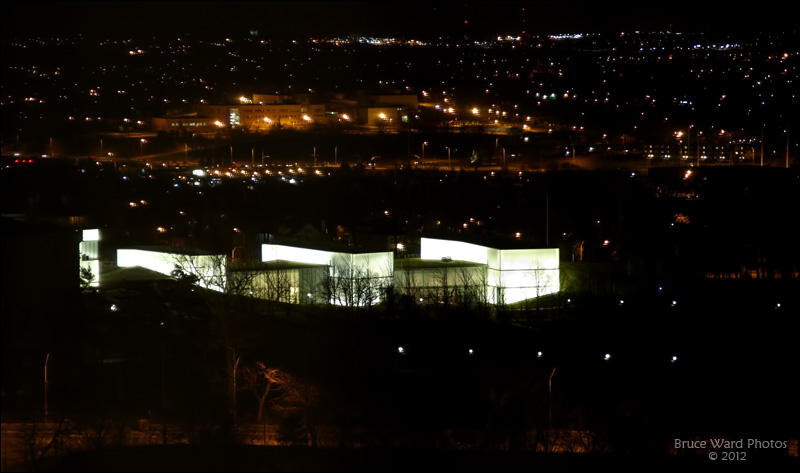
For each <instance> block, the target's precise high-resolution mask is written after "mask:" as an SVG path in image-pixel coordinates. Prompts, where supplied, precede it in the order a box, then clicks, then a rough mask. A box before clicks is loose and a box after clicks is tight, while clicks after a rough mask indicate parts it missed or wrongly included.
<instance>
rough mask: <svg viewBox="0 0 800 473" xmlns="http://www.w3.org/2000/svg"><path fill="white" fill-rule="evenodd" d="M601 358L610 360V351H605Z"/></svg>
mask: <svg viewBox="0 0 800 473" xmlns="http://www.w3.org/2000/svg"><path fill="white" fill-rule="evenodd" d="M603 359H604V360H606V361H608V360H610V359H611V353H606V354H605V355H603Z"/></svg>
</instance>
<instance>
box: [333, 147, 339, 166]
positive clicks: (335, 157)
mask: <svg viewBox="0 0 800 473" xmlns="http://www.w3.org/2000/svg"><path fill="white" fill-rule="evenodd" d="M338 162H339V147H338V146H334V147H333V165H334V166H336V165H337V164H338Z"/></svg>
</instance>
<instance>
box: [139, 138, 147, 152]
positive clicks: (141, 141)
mask: <svg viewBox="0 0 800 473" xmlns="http://www.w3.org/2000/svg"><path fill="white" fill-rule="evenodd" d="M145 143H147V140H146V139H144V138H140V139H139V156H144V144H145Z"/></svg>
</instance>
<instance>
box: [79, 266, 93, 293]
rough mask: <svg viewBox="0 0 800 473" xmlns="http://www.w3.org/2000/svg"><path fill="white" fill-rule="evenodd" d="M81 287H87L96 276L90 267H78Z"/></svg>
mask: <svg viewBox="0 0 800 473" xmlns="http://www.w3.org/2000/svg"><path fill="white" fill-rule="evenodd" d="M80 279H81V289H87V288H89V287H90V286H91V285H92V283H93V282H94V281H95V279H96V276H95V275H94V273H93V272H92V268H86V267H83V268H81V269H80Z"/></svg>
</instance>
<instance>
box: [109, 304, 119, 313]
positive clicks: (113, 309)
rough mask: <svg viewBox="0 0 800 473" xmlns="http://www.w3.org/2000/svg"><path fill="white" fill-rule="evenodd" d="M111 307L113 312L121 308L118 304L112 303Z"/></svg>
mask: <svg viewBox="0 0 800 473" xmlns="http://www.w3.org/2000/svg"><path fill="white" fill-rule="evenodd" d="M109 309H110V310H111V312H116V311H117V310H119V308H118V307H117V304H111V307H109Z"/></svg>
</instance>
